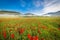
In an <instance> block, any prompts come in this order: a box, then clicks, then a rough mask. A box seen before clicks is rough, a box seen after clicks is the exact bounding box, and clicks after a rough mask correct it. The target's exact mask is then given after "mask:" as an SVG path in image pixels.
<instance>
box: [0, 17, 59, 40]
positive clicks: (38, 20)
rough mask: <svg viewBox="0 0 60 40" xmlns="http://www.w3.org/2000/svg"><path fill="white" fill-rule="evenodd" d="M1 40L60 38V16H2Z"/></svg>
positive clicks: (0, 23)
mask: <svg viewBox="0 0 60 40" xmlns="http://www.w3.org/2000/svg"><path fill="white" fill-rule="evenodd" d="M0 40H60V17H16V18H14V17H13V18H10V17H9V18H4V17H2V18H1V17H0Z"/></svg>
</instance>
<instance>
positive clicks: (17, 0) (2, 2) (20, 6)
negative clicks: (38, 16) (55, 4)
mask: <svg viewBox="0 0 60 40" xmlns="http://www.w3.org/2000/svg"><path fill="white" fill-rule="evenodd" d="M42 3H44V0H0V9H1V10H13V11H19V12H22V13H25V12H31V11H33V12H34V11H37V10H42V9H43V7H44V5H43V4H42Z"/></svg>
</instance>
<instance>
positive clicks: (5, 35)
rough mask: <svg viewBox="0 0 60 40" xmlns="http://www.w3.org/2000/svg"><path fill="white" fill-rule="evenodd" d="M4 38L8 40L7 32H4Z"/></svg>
mask: <svg viewBox="0 0 60 40" xmlns="http://www.w3.org/2000/svg"><path fill="white" fill-rule="evenodd" d="M3 37H4V38H5V39H6V37H7V34H6V31H3Z"/></svg>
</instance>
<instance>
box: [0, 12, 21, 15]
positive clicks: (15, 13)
mask: <svg viewBox="0 0 60 40" xmlns="http://www.w3.org/2000/svg"><path fill="white" fill-rule="evenodd" d="M0 14H14V15H19V14H21V13H19V12H16V11H0Z"/></svg>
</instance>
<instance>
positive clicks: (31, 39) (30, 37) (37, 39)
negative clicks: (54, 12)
mask: <svg viewBox="0 0 60 40" xmlns="http://www.w3.org/2000/svg"><path fill="white" fill-rule="evenodd" d="M27 37H28V39H29V40H39V38H38V36H31V35H30V34H28V35H27Z"/></svg>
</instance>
